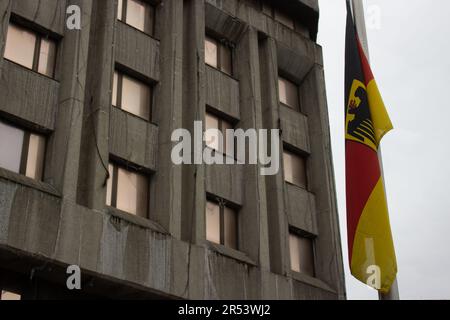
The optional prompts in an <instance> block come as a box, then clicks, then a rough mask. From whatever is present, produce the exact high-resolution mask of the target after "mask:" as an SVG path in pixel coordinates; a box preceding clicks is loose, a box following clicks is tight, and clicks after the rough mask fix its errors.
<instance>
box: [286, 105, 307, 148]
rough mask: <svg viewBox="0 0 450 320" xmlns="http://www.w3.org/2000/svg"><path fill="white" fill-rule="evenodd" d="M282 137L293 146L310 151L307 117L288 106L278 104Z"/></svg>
mask: <svg viewBox="0 0 450 320" xmlns="http://www.w3.org/2000/svg"><path fill="white" fill-rule="evenodd" d="M280 121H281V130H282V139H283V141H284V142H286V143H288V144H289V145H291V146H293V147H294V148H296V149H298V150H300V151H303V152H306V153H310V142H309V133H308V131H309V129H308V118H307V117H306V116H305V115H304V114H302V113H300V112H298V111H295V110H292V109H291V108H289V107H286V106H283V105H280Z"/></svg>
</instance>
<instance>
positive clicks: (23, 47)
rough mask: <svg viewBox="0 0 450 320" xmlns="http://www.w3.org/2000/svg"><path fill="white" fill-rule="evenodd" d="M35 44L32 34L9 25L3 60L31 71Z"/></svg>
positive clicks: (34, 37)
mask: <svg viewBox="0 0 450 320" xmlns="http://www.w3.org/2000/svg"><path fill="white" fill-rule="evenodd" d="M35 44H36V36H35V35H34V34H33V33H32V32H30V31H27V30H24V29H22V28H19V27H17V26H15V25H11V24H10V25H9V27H8V35H7V38H6V45H5V58H6V59H9V60H11V61H14V62H16V63H18V64H20V65H23V66H25V67H27V68H29V69H32V68H33V60H34V47H35Z"/></svg>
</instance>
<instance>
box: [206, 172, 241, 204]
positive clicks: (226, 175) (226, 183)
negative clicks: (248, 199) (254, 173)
mask: <svg viewBox="0 0 450 320" xmlns="http://www.w3.org/2000/svg"><path fill="white" fill-rule="evenodd" d="M205 167H206V192H209V193H211V194H214V195H216V196H218V197H221V198H223V199H225V200H228V201H231V202H233V203H234V204H237V205H242V204H243V194H244V192H243V189H242V188H243V183H244V181H243V177H244V175H243V169H244V167H243V165H225V164H224V165H219V164H214V165H205Z"/></svg>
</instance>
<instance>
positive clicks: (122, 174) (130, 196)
mask: <svg viewBox="0 0 450 320" xmlns="http://www.w3.org/2000/svg"><path fill="white" fill-rule="evenodd" d="M109 173H110V177H109V179H108V183H107V191H106V205H108V206H111V207H114V208H117V209H119V210H122V211H124V212H127V213H130V214H133V215H137V216H140V217H144V218H147V217H148V207H149V179H148V177H147V176H145V175H142V174H139V173H137V172H134V171H129V170H127V169H125V168H122V167H119V166H117V165H115V164H111V163H110V164H109Z"/></svg>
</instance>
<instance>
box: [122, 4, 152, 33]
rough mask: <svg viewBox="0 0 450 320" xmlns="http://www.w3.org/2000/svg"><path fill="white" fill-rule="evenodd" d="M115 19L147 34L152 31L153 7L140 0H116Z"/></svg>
mask: <svg viewBox="0 0 450 320" xmlns="http://www.w3.org/2000/svg"><path fill="white" fill-rule="evenodd" d="M117 19H119V20H120V21H123V22H125V23H126V24H128V25H130V26H132V27H133V28H136V29H138V30H140V31H142V32H145V33H147V34H149V35H153V33H154V24H155V8H154V7H153V6H152V5H150V4H149V3H147V2H144V1H140V0H118V8H117Z"/></svg>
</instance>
